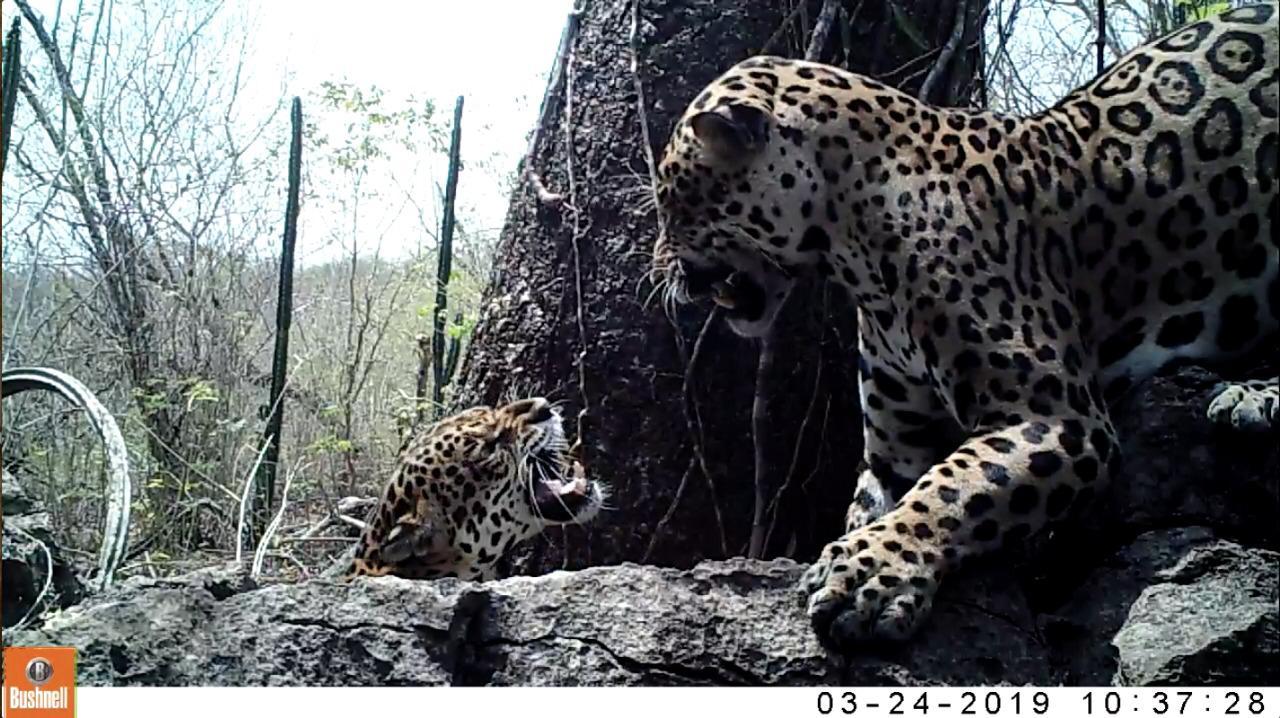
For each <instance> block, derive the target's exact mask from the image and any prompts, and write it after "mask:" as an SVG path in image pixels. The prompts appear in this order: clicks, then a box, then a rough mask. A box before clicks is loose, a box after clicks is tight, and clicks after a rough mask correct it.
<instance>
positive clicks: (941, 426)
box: [652, 2, 1280, 648]
mask: <svg viewBox="0 0 1280 718" xmlns="http://www.w3.org/2000/svg"><path fill="white" fill-rule="evenodd" d="M1276 23H1277V6H1276V4H1275V3H1274V2H1272V3H1265V4H1258V5H1252V6H1246V7H1241V8H1237V9H1233V10H1230V11H1228V12H1224V13H1222V14H1220V15H1218V16H1216V17H1213V18H1211V19H1206V20H1202V21H1199V22H1195V23H1192V24H1189V25H1186V26H1183V27H1180V28H1178V29H1176V30H1174V31H1172V32H1170V33H1168V34H1166V35H1164V36H1163V37H1160V38H1158V39H1156V40H1154V41H1152V42H1150V43H1148V44H1146V45H1143V46H1140V47H1138V48H1136V49H1134V50H1133V51H1131V52H1129V53H1128V54H1127V55H1125V56H1123V57H1121V58H1120V59H1119V60H1117V61H1116V62H1115V63H1114V64H1113V65H1112V66H1111V67H1110V68H1109V69H1107V70H1106V71H1104V72H1103V73H1102V74H1100V75H1099V76H1098V77H1096V78H1095V79H1094V80H1092V81H1091V82H1089V83H1087V84H1085V85H1084V86H1082V87H1080V88H1079V89H1077V90H1075V91H1073V92H1071V93H1069V94H1068V95H1067V96H1066V97H1065V98H1063V99H1062V100H1061V101H1060V102H1058V103H1057V104H1055V105H1054V106H1052V107H1050V108H1048V109H1046V110H1044V111H1042V112H1039V113H1036V114H1032V115H1028V116H1012V115H1008V114H1002V113H999V112H992V111H987V110H979V109H966V108H954V107H937V106H931V105H929V104H926V103H924V102H921V101H919V100H918V99H917V98H915V97H913V96H912V95H910V94H907V93H905V92H902V91H899V90H897V89H894V88H892V87H889V86H886V85H885V84H882V83H880V82H877V81H876V80H874V79H872V78H868V77H865V76H860V75H857V74H854V73H850V72H846V71H844V70H842V69H838V68H835V67H830V66H826V65H823V64H818V63H814V62H806V61H798V60H792V59H786V58H781V57H774V56H758V57H752V58H749V59H747V60H744V61H742V62H741V63H739V64H737V65H736V66H734V67H732V68H731V69H729V70H728V71H726V72H725V73H724V74H723V75H722V76H720V77H719V78H718V79H716V80H715V81H713V82H712V83H711V84H710V85H708V86H707V87H706V88H705V89H703V90H702V91H701V92H700V94H698V95H697V96H696V98H695V99H693V101H692V102H691V104H690V105H689V106H688V108H687V109H686V110H685V112H684V114H683V115H682V117H681V118H680V119H679V120H678V122H677V123H676V125H675V127H674V129H673V131H672V135H671V138H670V140H669V141H668V144H667V146H666V149H665V151H664V152H663V153H662V156H661V160H660V162H659V165H658V167H657V178H656V188H655V190H656V196H657V203H658V208H659V219H660V222H659V224H660V227H661V230H660V232H659V236H658V240H657V241H656V242H655V244H654V249H653V260H652V261H653V265H652V266H653V271H654V274H655V276H657V277H658V278H659V283H660V286H661V287H662V288H663V290H664V294H663V296H664V297H665V298H666V301H665V302H664V303H666V304H668V305H669V307H675V306H678V305H679V304H683V303H688V302H693V301H701V300H703V299H710V300H712V301H714V302H715V303H716V304H718V305H720V306H721V307H722V312H723V315H724V316H725V317H726V319H727V321H728V323H729V325H730V326H731V327H732V329H733V330H734V331H735V332H736V333H738V334H740V335H742V336H745V337H760V336H763V335H765V334H766V333H767V332H769V331H770V329H771V326H772V324H773V321H774V319H775V317H776V316H777V314H778V311H779V308H780V307H781V306H783V304H784V302H785V301H786V300H787V298H788V297H789V295H790V293H791V291H792V288H793V287H794V286H795V285H796V284H797V282H799V281H801V280H805V279H809V278H815V277H816V278H817V279H818V280H819V281H826V282H831V283H834V284H836V285H838V286H840V287H843V288H844V289H845V290H846V291H847V293H848V295H849V296H850V297H851V299H852V304H853V305H855V306H856V311H857V317H856V320H857V325H858V333H859V342H858V347H859V348H858V368H859V373H858V376H859V389H860V395H861V403H862V413H863V420H862V423H863V443H864V447H865V448H864V452H863V453H864V462H863V467H860V471H859V472H856V473H858V475H857V476H856V479H855V480H854V481H851V484H852V485H851V491H850V495H851V498H852V500H851V503H850V505H849V508H848V511H847V517H846V523H845V533H844V535H843V536H840V537H839V538H836V539H835V540H834V541H832V542H831V543H829V544H828V545H827V546H826V547H825V548H824V549H823V550H822V551H821V553H820V555H819V556H818V557H817V558H816V560H815V561H814V562H813V563H812V564H811V565H810V567H809V568H808V569H807V571H806V573H805V574H804V577H803V579H802V581H801V584H802V585H801V592H802V595H803V596H804V597H805V606H806V610H807V613H808V616H809V617H810V620H811V621H812V623H813V625H814V628H815V630H816V631H817V633H818V636H819V637H820V639H821V640H822V641H823V642H824V644H826V645H828V646H835V647H842V648H848V647H850V646H853V645H856V644H859V643H864V642H866V641H869V640H888V641H895V640H902V639H906V638H908V637H910V636H911V635H912V634H914V633H915V632H916V631H917V630H918V628H919V627H920V625H921V624H922V623H923V622H925V619H926V617H927V616H928V615H929V613H930V610H931V607H932V605H933V601H934V598H935V595H936V593H937V590H938V587H939V585H940V583H941V582H942V581H943V580H944V578H945V577H947V576H948V575H949V574H951V573H952V572H953V571H954V570H955V569H956V568H958V567H959V566H960V565H961V564H962V563H965V562H967V561H969V560H970V559H973V558H975V557H978V556H981V555H984V554H988V553H990V552H992V551H993V550H995V549H997V548H999V547H1001V546H1005V545H1009V544H1015V545H1016V544H1019V543H1021V542H1025V540H1026V539H1027V538H1028V537H1030V536H1031V535H1032V534H1033V533H1036V532H1038V531H1040V530H1041V529H1043V528H1044V527H1045V526H1047V525H1050V524H1051V523H1052V522H1056V521H1059V520H1061V519H1062V518H1064V517H1066V516H1069V515H1073V514H1075V513H1078V512H1080V511H1087V510H1088V507H1089V506H1090V505H1091V502H1092V500H1093V499H1094V498H1095V497H1096V496H1097V495H1098V494H1099V492H1100V491H1101V490H1102V489H1103V488H1104V487H1105V486H1106V484H1107V482H1108V480H1109V479H1111V477H1112V476H1114V475H1115V474H1116V473H1117V469H1118V460H1119V457H1120V448H1119V443H1118V438H1117V435H1116V429H1115V425H1114V424H1113V422H1112V419H1111V416H1110V408H1111V406H1113V405H1114V402H1115V400H1116V399H1117V398H1119V397H1121V396H1123V395H1124V394H1125V393H1126V392H1127V391H1128V390H1129V389H1130V388H1131V387H1133V386H1134V385H1135V384H1136V383H1138V382H1141V381H1143V380H1144V379H1146V378H1148V377H1150V376H1152V375H1153V374H1154V373H1156V372H1157V371H1159V370H1160V369H1161V368H1162V367H1164V366H1166V365H1168V364H1169V363H1170V362H1172V361H1174V360H1192V361H1216V360H1224V359H1229V358H1234V357H1241V356H1246V355H1247V354H1248V353H1249V352H1251V351H1255V350H1256V348H1257V347H1258V346H1259V344H1260V342H1262V341H1264V340H1265V339H1267V338H1268V337H1269V336H1271V335H1274V333H1275V332H1276V329H1277V326H1278V322H1280V277H1278V271H1277V269H1278V266H1280V244H1278V243H1277V238H1276V229H1277V227H1276V224H1277V214H1278V213H1280V209H1278V208H1280V201H1278V200H1277V184H1278V182H1280V180H1278V179H1277V154H1278V148H1280V132H1278V130H1277V105H1278V104H1280V103H1278V102H1277V93H1278V89H1280V69H1277V54H1278V52H1277V45H1278V44H1280V39H1278V37H1277V35H1278V33H1277V32H1276ZM1246 360H1247V356H1246ZM1278 394H1280V392H1278V390H1277V381H1276V379H1275V378H1274V377H1266V378H1262V379H1254V380H1251V381H1236V382H1229V383H1226V384H1224V385H1223V386H1221V387H1220V389H1219V390H1218V391H1216V392H1215V395H1214V397H1213V398H1212V401H1211V403H1210V404H1209V405H1208V406H1207V407H1206V413H1207V420H1212V421H1216V422H1221V423H1223V424H1224V425H1226V426H1228V427H1231V429H1230V430H1239V431H1245V432H1257V433H1256V434H1255V435H1256V436H1265V434H1264V433H1262V432H1267V431H1271V430H1274V428H1275V427H1276V425H1277V414H1278V405H1280V401H1277V398H1278ZM947 434H952V435H954V436H955V441H954V442H953V443H951V444H950V445H948V446H941V447H940V446H939V445H938V442H937V441H936V438H937V437H938V436H939V435H947ZM851 479H853V477H851ZM1082 507H1083V508H1082Z"/></svg>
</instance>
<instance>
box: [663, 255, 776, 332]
mask: <svg viewBox="0 0 1280 718" xmlns="http://www.w3.org/2000/svg"><path fill="white" fill-rule="evenodd" d="M681 270H682V271H681V274H682V275H683V278H684V287H685V294H686V295H687V296H688V297H689V299H691V300H694V301H697V300H699V299H702V298H704V297H710V298H711V301H713V302H715V303H716V305H718V306H719V307H720V308H721V309H722V310H724V312H725V315H726V318H727V319H729V320H730V321H736V322H755V321H758V320H759V319H760V318H761V317H763V316H764V313H765V305H766V299H765V290H764V287H761V286H760V284H759V283H758V282H756V281H755V280H754V279H752V278H751V275H749V274H747V273H746V272H739V271H734V270H733V269H732V268H730V267H728V266H726V265H715V266H713V267H708V268H702V267H695V266H692V265H686V264H682V266H681Z"/></svg>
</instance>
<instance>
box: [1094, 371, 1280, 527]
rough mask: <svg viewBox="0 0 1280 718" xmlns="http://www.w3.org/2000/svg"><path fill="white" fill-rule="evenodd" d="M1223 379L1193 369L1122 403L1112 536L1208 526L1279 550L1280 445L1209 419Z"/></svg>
mask: <svg viewBox="0 0 1280 718" xmlns="http://www.w3.org/2000/svg"><path fill="white" fill-rule="evenodd" d="M1220 381H1221V379H1220V377H1219V376H1217V375H1216V374H1214V373H1212V372H1210V371H1208V370H1206V369H1203V368H1200V367H1194V366H1186V367H1182V368H1180V369H1177V370H1176V371H1170V372H1166V373H1164V374H1162V375H1160V376H1157V377H1154V378H1153V379H1151V380H1150V381H1148V382H1146V383H1144V384H1143V385H1141V386H1139V387H1138V388H1137V389H1136V390H1135V391H1133V392H1132V393H1131V395H1130V396H1129V397H1127V398H1126V399H1125V400H1123V401H1121V402H1120V403H1119V404H1118V405H1117V406H1116V408H1115V411H1114V412H1113V414H1114V417H1115V421H1116V429H1117V431H1118V432H1119V434H1120V438H1121V441H1122V444H1123V447H1124V449H1123V451H1124V459H1123V464H1122V466H1123V468H1122V476H1121V477H1120V479H1121V480H1119V481H1116V482H1114V486H1113V487H1112V489H1111V491H1110V492H1109V498H1108V501H1107V504H1106V506H1107V509H1108V511H1107V512H1106V518H1107V520H1108V521H1109V522H1110V523H1111V524H1112V525H1111V526H1110V527H1108V529H1107V530H1108V532H1109V533H1115V532H1117V531H1125V532H1128V533H1129V535H1134V533H1136V532H1138V531H1144V530H1149V529H1152V528H1156V527H1167V526H1170V525H1180V526H1195V525H1201V526H1210V527H1213V528H1214V530H1215V531H1217V533H1218V534H1219V535H1220V536H1223V537H1224V538H1232V539H1235V540H1239V541H1242V542H1245V543H1248V544H1258V545H1263V546H1269V547H1271V548H1280V546H1277V543H1276V542H1277V539H1278V538H1280V537H1278V536H1277V534H1276V531H1275V527H1276V525H1277V522H1280V441H1276V438H1275V435H1274V434H1272V435H1270V436H1268V435H1266V434H1256V433H1255V434H1251V433H1246V432H1238V431H1234V430H1232V429H1231V428H1229V427H1225V426H1220V425H1217V424H1214V423H1212V422H1210V421H1209V420H1208V419H1207V418H1206V417H1205V411H1206V409H1207V407H1208V406H1209V401H1210V400H1211V398H1212V397H1213V396H1214V395H1215V391H1214V390H1215V387H1216V386H1217V385H1218V383H1219V382H1220Z"/></svg>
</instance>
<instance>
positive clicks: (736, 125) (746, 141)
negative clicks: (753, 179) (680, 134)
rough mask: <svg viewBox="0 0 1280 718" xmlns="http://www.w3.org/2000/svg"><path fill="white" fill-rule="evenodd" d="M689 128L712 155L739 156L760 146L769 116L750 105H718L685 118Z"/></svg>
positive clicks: (716, 156) (767, 129)
mask: <svg viewBox="0 0 1280 718" xmlns="http://www.w3.org/2000/svg"><path fill="white" fill-rule="evenodd" d="M689 128H690V129H691V130H693V135H694V137H697V138H698V141H699V142H701V143H702V144H703V146H704V147H706V148H707V151H708V152H710V153H711V155H712V156H713V157H715V158H716V159H719V160H722V161H733V160H743V159H746V158H749V157H750V156H752V155H754V154H755V153H757V152H759V151H760V150H761V148H763V147H764V144H765V141H766V140H767V139H768V132H769V116H768V115H767V114H766V113H765V111H764V110H762V109H760V108H758V107H755V106H754V105H745V104H736V105H720V106H719V107H716V108H715V109H714V110H708V111H706V112H699V113H698V114H696V115H694V116H693V117H691V118H689Z"/></svg>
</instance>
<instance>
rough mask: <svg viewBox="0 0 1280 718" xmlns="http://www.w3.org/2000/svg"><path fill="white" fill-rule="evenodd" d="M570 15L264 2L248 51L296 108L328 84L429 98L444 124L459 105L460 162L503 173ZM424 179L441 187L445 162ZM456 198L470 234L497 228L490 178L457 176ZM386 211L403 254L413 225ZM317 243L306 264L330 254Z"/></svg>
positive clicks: (429, 5)
mask: <svg viewBox="0 0 1280 718" xmlns="http://www.w3.org/2000/svg"><path fill="white" fill-rule="evenodd" d="M249 4H252V3H249ZM572 7H573V3H572V2H571V0H419V1H418V2H413V1H412V0H365V1H364V2H359V3H352V2H350V0H346V1H344V2H340V1H339V0H265V1H264V2H261V3H260V4H259V5H258V10H257V13H258V30H257V35H258V37H257V39H256V42H255V43H254V44H255V45H256V48H257V54H256V57H257V58H258V61H259V62H260V63H262V64H261V66H262V67H265V68H271V67H281V68H283V69H284V70H285V71H286V73H287V75H288V77H289V79H288V82H287V89H286V92H287V94H288V95H289V96H293V95H299V96H302V97H303V98H304V103H305V102H306V99H305V98H306V97H307V94H308V92H311V91H315V90H318V89H319V87H320V84H321V83H322V82H324V81H326V80H327V81H347V82H350V83H352V84H354V85H357V86H360V87H369V86H371V85H377V86H378V87H379V88H381V89H383V90H385V91H386V92H387V94H388V99H396V98H403V97H405V96H408V95H413V96H414V97H415V98H417V99H427V98H430V99H432V100H434V101H435V104H436V107H437V109H438V110H439V111H440V112H441V113H442V114H443V115H445V116H446V117H447V116H451V113H452V110H453V104H454V100H455V98H456V97H457V96H458V95H459V94H461V95H464V96H465V97H466V100H465V105H464V110H463V120H462V127H463V136H462V151H463V152H462V154H463V160H464V163H465V162H466V159H467V157H468V156H471V157H476V156H481V155H490V154H494V155H497V156H498V163H499V164H500V165H502V169H503V171H511V170H514V169H515V166H516V164H517V162H518V161H519V160H520V157H521V156H522V155H523V153H524V151H525V148H526V144H527V138H528V132H529V131H530V130H531V129H532V128H533V125H534V122H535V120H536V115H537V111H538V105H539V103H540V101H541V99H542V94H543V91H544V89H545V86H546V76H547V72H548V71H549V70H550V68H551V64H552V61H553V60H554V57H555V52H556V48H557V45H558V44H559V41H560V33H561V30H562V29H563V28H564V24H565V19H566V16H567V13H568V12H569V11H570V10H571V9H572ZM261 79H263V80H264V81H267V80H269V79H270V78H269V77H262V78H261ZM268 84H269V83H268ZM276 88H278V85H276V86H274V87H272V88H268V89H266V90H265V91H270V92H275V91H277V89H276ZM311 109H312V110H315V109H316V108H311ZM307 110H308V108H307V107H306V106H305V104H304V108H303V111H304V113H307ZM285 121H286V122H287V120H285ZM426 174H427V176H428V177H429V178H430V179H431V180H433V181H435V182H439V183H440V184H443V182H444V176H445V165H444V162H443V160H442V159H440V158H432V160H431V162H430V163H429V164H428V166H427V172H426ZM425 193H427V194H430V190H429V188H428V190H427V191H426V192H425ZM458 195H459V202H460V203H462V204H463V205H464V206H465V207H466V208H467V209H468V210H470V211H468V212H467V216H466V218H465V219H467V220H469V221H470V223H471V225H470V226H471V229H473V230H496V229H498V228H500V227H501V224H502V221H503V218H504V216H505V213H506V208H507V200H508V198H507V196H506V194H505V191H504V188H503V187H501V186H499V185H498V183H497V182H496V178H495V177H493V176H492V175H486V174H484V173H481V172H463V173H462V175H461V177H460V179H459V187H458ZM424 204H425V203H424ZM386 209H387V210H388V211H386V212H385V214H386V215H388V216H387V217H385V218H384V219H385V220H386V221H387V222H389V223H390V224H388V225H387V226H386V227H385V228H384V229H387V230H388V231H387V232H386V237H387V241H388V243H389V245H390V246H387V247H386V249H388V250H390V251H393V252H394V251H397V250H409V249H411V247H409V246H406V245H407V244H409V243H411V242H413V241H414V240H413V238H414V237H415V236H420V234H421V233H420V231H418V230H417V224H416V219H415V220H413V221H409V220H408V218H404V217H402V218H400V220H395V219H394V218H393V217H392V216H390V215H393V214H394V213H395V210H392V209H390V207H388V208H386ZM313 217H314V215H313ZM306 224H307V222H306V218H305V217H304V218H303V228H302V229H303V231H304V236H305V235H307V234H309V235H310V237H311V239H313V240H315V239H317V238H316V237H315V233H314V232H306V230H307V227H306ZM315 244H316V243H315V242H314V241H313V242H312V245H313V246H312V250H313V251H312V252H306V251H305V250H304V251H303V252H302V254H304V255H309V256H310V257H311V258H312V259H313V260H314V259H320V258H322V257H324V256H325V255H328V254H329V252H327V251H324V250H319V254H316V253H315V252H316V251H317V249H316V246H315Z"/></svg>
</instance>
